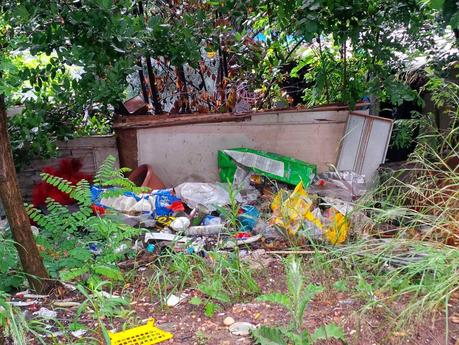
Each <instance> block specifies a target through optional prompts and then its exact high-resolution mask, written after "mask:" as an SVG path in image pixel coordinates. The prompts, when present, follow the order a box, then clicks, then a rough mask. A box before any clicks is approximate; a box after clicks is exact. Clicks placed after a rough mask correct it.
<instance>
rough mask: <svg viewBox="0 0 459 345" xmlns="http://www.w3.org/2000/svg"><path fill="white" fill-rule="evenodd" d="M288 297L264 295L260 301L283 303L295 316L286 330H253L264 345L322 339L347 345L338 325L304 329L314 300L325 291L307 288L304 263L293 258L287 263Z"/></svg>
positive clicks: (271, 328)
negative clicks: (304, 320) (309, 307)
mask: <svg viewBox="0 0 459 345" xmlns="http://www.w3.org/2000/svg"><path fill="white" fill-rule="evenodd" d="M286 271H287V287H288V294H282V293H272V294H268V295H261V296H259V297H258V298H257V299H258V300H259V301H263V302H268V303H274V304H279V305H281V306H282V307H284V308H285V309H287V311H288V312H289V313H290V315H291V318H292V320H291V324H290V325H289V326H288V327H286V328H284V327H267V326H262V327H260V328H257V329H255V330H254V331H252V336H253V338H254V339H255V341H256V342H257V344H260V345H284V344H285V345H286V344H294V345H307V344H313V343H315V342H316V341H318V340H323V339H331V338H335V339H338V340H341V341H342V342H343V343H344V332H343V330H342V329H341V328H340V327H338V326H336V325H335V324H327V325H324V326H321V327H319V328H317V329H316V330H315V331H314V332H313V333H312V334H310V333H309V331H308V330H302V328H303V317H304V313H305V311H306V308H307V306H308V304H309V302H311V300H312V299H313V298H314V297H315V295H317V294H318V293H320V292H321V291H322V290H323V288H322V287H321V286H318V285H314V284H308V285H307V286H305V282H304V275H303V270H302V268H301V262H300V260H299V259H298V258H296V257H294V256H291V257H289V258H288V259H287V262H286Z"/></svg>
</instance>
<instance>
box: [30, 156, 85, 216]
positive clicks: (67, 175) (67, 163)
mask: <svg viewBox="0 0 459 345" xmlns="http://www.w3.org/2000/svg"><path fill="white" fill-rule="evenodd" d="M82 166H83V164H82V163H81V160H79V159H77V158H71V159H69V158H66V159H62V160H61V161H60V162H59V167H58V168H57V169H56V168H54V167H45V168H43V170H42V171H43V172H45V173H48V174H50V175H53V176H57V177H62V178H63V179H66V180H67V181H69V182H70V183H72V184H73V185H76V184H77V183H78V182H79V181H80V180H83V179H84V180H87V181H88V182H92V179H93V177H92V175H89V174H86V173H83V172H81V171H80V170H81V168H82ZM48 197H49V198H52V199H54V200H55V201H57V202H58V203H60V204H62V205H69V204H73V203H74V202H75V200H73V199H72V198H70V197H69V196H68V194H66V193H64V192H61V191H59V189H57V188H56V187H54V186H51V185H50V184H48V183H46V182H39V183H37V184H36V185H35V186H34V188H33V190H32V203H33V204H34V205H35V207H38V206H44V205H46V199H47V198H48Z"/></svg>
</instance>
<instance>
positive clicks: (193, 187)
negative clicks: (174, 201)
mask: <svg viewBox="0 0 459 345" xmlns="http://www.w3.org/2000/svg"><path fill="white" fill-rule="evenodd" d="M174 189H175V192H176V193H177V196H178V197H180V198H181V199H182V201H183V202H185V203H186V204H187V205H188V206H189V207H190V208H196V207H197V206H198V205H203V206H205V207H206V208H207V209H208V210H209V212H212V211H215V210H216V209H217V207H221V206H225V205H228V204H229V203H230V197H229V192H228V190H227V186H226V185H225V184H222V183H199V182H186V183H182V184H180V185H178V186H177V187H175V188H174ZM236 199H237V201H238V202H241V201H242V200H241V199H240V196H239V197H236Z"/></svg>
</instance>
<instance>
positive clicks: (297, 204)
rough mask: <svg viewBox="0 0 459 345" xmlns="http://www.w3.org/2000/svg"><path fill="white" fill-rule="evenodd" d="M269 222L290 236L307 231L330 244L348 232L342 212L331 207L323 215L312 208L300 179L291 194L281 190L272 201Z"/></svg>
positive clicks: (312, 236) (341, 241) (339, 241)
mask: <svg viewBox="0 0 459 345" xmlns="http://www.w3.org/2000/svg"><path fill="white" fill-rule="evenodd" d="M271 209H272V211H273V218H272V220H271V225H276V226H279V227H281V228H283V229H285V230H286V231H287V234H288V235H290V236H296V235H299V234H302V233H306V235H307V236H310V237H311V238H315V239H320V240H327V241H328V242H330V243H332V244H340V243H343V242H344V241H345V240H346V238H347V234H348V232H349V222H348V221H347V219H346V217H345V215H343V214H342V213H340V212H339V211H338V210H337V209H336V208H334V207H330V208H329V209H328V210H327V211H326V212H324V213H325V214H322V213H321V211H320V209H319V208H314V206H313V201H312V200H311V198H310V197H309V195H308V193H307V192H306V191H305V189H304V187H303V183H302V182H300V183H299V184H298V185H297V186H296V187H295V189H294V190H293V192H292V193H291V194H288V192H287V191H286V190H280V191H279V192H277V194H276V195H275V196H274V199H273V202H272V204H271Z"/></svg>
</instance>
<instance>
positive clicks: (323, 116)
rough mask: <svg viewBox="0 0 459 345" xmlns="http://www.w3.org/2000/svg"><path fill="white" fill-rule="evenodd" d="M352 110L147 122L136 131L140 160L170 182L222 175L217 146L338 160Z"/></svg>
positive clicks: (311, 159) (308, 159) (327, 161)
mask: <svg viewBox="0 0 459 345" xmlns="http://www.w3.org/2000/svg"><path fill="white" fill-rule="evenodd" d="M348 114H349V112H348V111H347V110H342V111H312V112H311V111H309V112H301V111H298V112H290V113H268V114H260V115H258V114H255V115H253V116H252V118H251V119H250V120H248V121H244V122H223V123H210V124H193V125H181V126H173V127H172V126H171V127H158V128H145V129H139V130H138V132H137V138H138V139H137V140H138V141H137V142H138V159H139V164H143V163H148V164H151V165H152V166H153V169H154V171H155V173H157V175H158V176H159V177H160V178H161V179H162V180H163V182H164V183H165V184H166V185H167V186H173V185H177V184H179V183H182V182H185V181H202V182H210V181H217V180H218V168H217V151H218V150H223V149H230V148H235V147H248V148H253V149H258V150H264V151H270V152H275V153H279V154H282V155H287V156H291V157H294V158H297V159H301V160H304V161H306V162H310V163H314V164H317V165H318V168H319V171H324V170H327V164H335V163H336V159H337V155H338V150H339V144H340V140H341V137H342V135H343V133H344V128H345V125H346V120H347V116H348Z"/></svg>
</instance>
